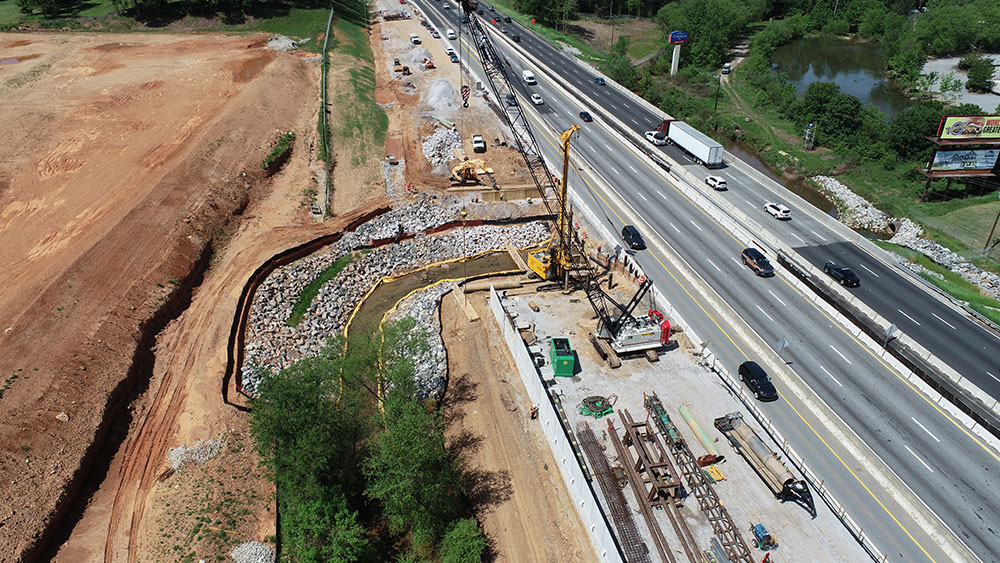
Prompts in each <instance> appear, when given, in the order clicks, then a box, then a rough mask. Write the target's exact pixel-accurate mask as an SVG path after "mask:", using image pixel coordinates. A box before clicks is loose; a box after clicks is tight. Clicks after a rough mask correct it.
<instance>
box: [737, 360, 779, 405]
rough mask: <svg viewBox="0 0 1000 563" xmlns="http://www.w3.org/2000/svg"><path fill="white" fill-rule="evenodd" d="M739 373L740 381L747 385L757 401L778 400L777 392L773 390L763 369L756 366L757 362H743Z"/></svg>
mask: <svg viewBox="0 0 1000 563" xmlns="http://www.w3.org/2000/svg"><path fill="white" fill-rule="evenodd" d="M739 371H740V380H741V381H743V383H746V384H747V387H749V388H750V391H752V392H753V396H754V397H756V398H757V400H758V401H777V400H778V390H777V389H775V388H774V384H773V383H771V378H770V377H768V376H767V372H766V371H764V368H762V367H760V366H759V365H757V362H743V363H742V364H740V370H739Z"/></svg>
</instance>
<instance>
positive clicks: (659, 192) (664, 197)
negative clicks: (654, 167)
mask: <svg viewBox="0 0 1000 563" xmlns="http://www.w3.org/2000/svg"><path fill="white" fill-rule="evenodd" d="M656 193H658V194H660V197H662V198H663V199H667V196H665V195H663V192H661V191H660V190H656Z"/></svg>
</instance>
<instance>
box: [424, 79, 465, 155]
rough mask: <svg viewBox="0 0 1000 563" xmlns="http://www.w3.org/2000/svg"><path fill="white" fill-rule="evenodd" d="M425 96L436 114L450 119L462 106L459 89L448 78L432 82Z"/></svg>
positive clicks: (428, 104)
mask: <svg viewBox="0 0 1000 563" xmlns="http://www.w3.org/2000/svg"><path fill="white" fill-rule="evenodd" d="M423 98H424V103H425V104H427V106H429V107H431V108H433V109H434V115H437V116H438V117H443V118H445V119H450V118H451V117H452V116H453V115H455V112H456V111H458V109H459V108H460V107H462V104H461V102H459V97H458V91H457V90H455V87H454V86H452V84H451V81H449V80H448V79H447V78H438V79H437V80H435V81H434V82H431V85H430V87H429V88H427V90H426V91H425V92H424V96H423ZM456 135H457V133H456ZM424 152H425V153H426V152H427V151H426V150H425V151H424Z"/></svg>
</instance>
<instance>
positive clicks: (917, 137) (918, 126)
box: [886, 100, 944, 159]
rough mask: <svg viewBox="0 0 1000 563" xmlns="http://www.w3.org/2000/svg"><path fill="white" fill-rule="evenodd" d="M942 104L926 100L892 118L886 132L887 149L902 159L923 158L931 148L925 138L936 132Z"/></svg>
mask: <svg viewBox="0 0 1000 563" xmlns="http://www.w3.org/2000/svg"><path fill="white" fill-rule="evenodd" d="M943 114H944V104H942V103H941V102H938V101H933V100H926V101H922V102H919V103H916V104H913V105H912V106H910V107H908V108H906V109H904V110H903V111H901V112H899V113H897V114H896V115H895V117H893V118H892V122H891V123H890V124H889V128H888V130H887V131H886V141H887V143H888V144H889V147H890V148H892V150H893V151H895V152H896V154H898V155H899V156H900V157H902V158H904V159H910V158H917V157H920V156H925V155H926V153H927V150H928V149H929V148H930V147H931V142H930V141H928V140H927V137H928V136H930V135H933V134H934V132H935V131H937V126H938V124H939V123H940V122H941V116H942V115H943Z"/></svg>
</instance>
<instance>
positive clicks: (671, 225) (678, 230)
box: [669, 223, 681, 233]
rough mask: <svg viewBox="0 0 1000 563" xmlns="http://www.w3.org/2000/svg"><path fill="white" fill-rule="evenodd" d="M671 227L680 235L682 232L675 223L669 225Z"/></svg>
mask: <svg viewBox="0 0 1000 563" xmlns="http://www.w3.org/2000/svg"><path fill="white" fill-rule="evenodd" d="M669 225H670V227H671V228H672V229H673V230H675V231H677V232H678V233H679V232H681V230H680V229H678V228H677V227H675V226H674V224H673V223H669Z"/></svg>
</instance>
